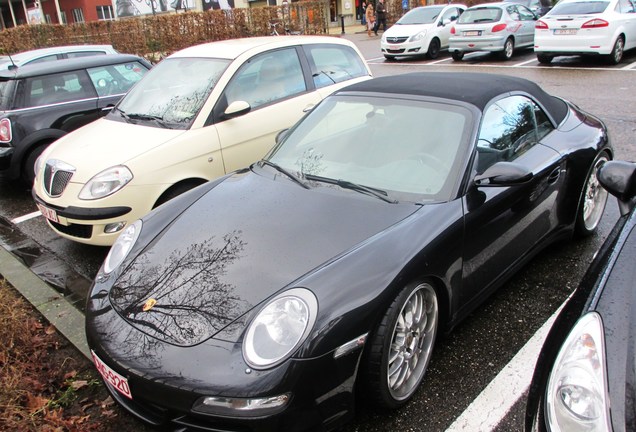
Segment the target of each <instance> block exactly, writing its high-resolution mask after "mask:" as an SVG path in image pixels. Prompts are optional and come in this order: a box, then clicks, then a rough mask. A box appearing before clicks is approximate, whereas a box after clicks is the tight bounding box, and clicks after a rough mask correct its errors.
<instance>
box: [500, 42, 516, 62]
mask: <svg viewBox="0 0 636 432" xmlns="http://www.w3.org/2000/svg"><path fill="white" fill-rule="evenodd" d="M514 52H515V41H513V40H512V38H508V39H506V42H504V46H503V51H502V52H501V58H502V59H504V60H510V59H511V58H512V55H513V54H514Z"/></svg>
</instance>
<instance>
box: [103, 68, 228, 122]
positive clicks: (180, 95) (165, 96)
mask: <svg viewBox="0 0 636 432" xmlns="http://www.w3.org/2000/svg"><path fill="white" fill-rule="evenodd" d="M229 63H230V61H229V60H223V59H211V58H169V59H166V60H163V61H162V62H161V63H159V64H158V65H157V66H155V67H154V68H153V69H152V70H151V71H150V72H149V73H148V75H147V76H145V77H144V79H143V80H141V81H140V82H139V83H138V84H137V85H136V86H135V87H134V88H133V89H131V91H130V92H129V93H128V94H127V95H126V96H125V97H124V99H122V101H121V103H120V104H119V105H118V106H117V109H116V110H114V111H113V113H112V114H111V116H114V117H115V118H118V117H119V118H120V119H124V121H128V122H132V123H143V124H147V125H148V126H155V127H167V128H170V129H187V128H189V127H190V125H191V124H192V122H193V121H194V119H195V118H196V116H197V114H198V113H199V110H200V109H201V107H202V106H203V104H204V103H205V101H206V100H207V99H208V96H209V95H210V92H211V91H212V89H213V88H214V86H215V85H216V83H217V81H218V79H219V77H220V76H221V74H222V73H223V71H224V70H225V68H226V67H227V65H228V64H229ZM111 118H113V117H111Z"/></svg>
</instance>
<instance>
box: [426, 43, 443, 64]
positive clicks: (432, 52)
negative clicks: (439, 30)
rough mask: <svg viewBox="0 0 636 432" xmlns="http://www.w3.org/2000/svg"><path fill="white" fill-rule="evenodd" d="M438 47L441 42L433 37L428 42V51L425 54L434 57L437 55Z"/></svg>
mask: <svg viewBox="0 0 636 432" xmlns="http://www.w3.org/2000/svg"><path fill="white" fill-rule="evenodd" d="M440 48H441V44H440V41H439V39H437V38H433V39H432V40H431V43H429V44H428V51H427V52H426V55H427V56H428V58H430V59H436V58H437V57H438V56H439V50H440Z"/></svg>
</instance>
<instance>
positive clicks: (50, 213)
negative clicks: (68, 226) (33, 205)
mask: <svg viewBox="0 0 636 432" xmlns="http://www.w3.org/2000/svg"><path fill="white" fill-rule="evenodd" d="M37 206H38V210H40V213H42V216H44V217H45V218H47V219H48V220H50V221H53V222H55V223H57V222H59V221H58V219H57V212H56V211H55V210H53V209H50V208H48V207H44V206H43V205H42V204H39V203H38V204H37Z"/></svg>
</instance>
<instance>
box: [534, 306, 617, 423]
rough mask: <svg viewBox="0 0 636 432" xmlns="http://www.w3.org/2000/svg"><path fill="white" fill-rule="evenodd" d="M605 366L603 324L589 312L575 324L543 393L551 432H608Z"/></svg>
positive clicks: (597, 316)
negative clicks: (544, 393)
mask: <svg viewBox="0 0 636 432" xmlns="http://www.w3.org/2000/svg"><path fill="white" fill-rule="evenodd" d="M605 364H606V362H605V343H604V340H603V323H602V321H601V317H600V316H599V315H598V314H597V313H596V312H591V313H588V314H587V315H585V316H583V317H582V318H581V319H579V321H578V322H577V323H576V325H575V326H574V328H573V329H572V331H571V332H570V334H569V335H568V337H567V339H566V341H565V343H564V344H563V347H562V348H561V351H559V355H558V356H557V359H556V362H555V364H554V366H553V368H552V373H551V374H550V379H549V380H548V387H547V390H546V406H547V421H548V423H549V426H550V430H552V431H561V432H565V431H577V432H584V431H607V430H610V426H609V415H608V413H609V406H608V396H607V390H606V389H607V383H606V377H605Z"/></svg>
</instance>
